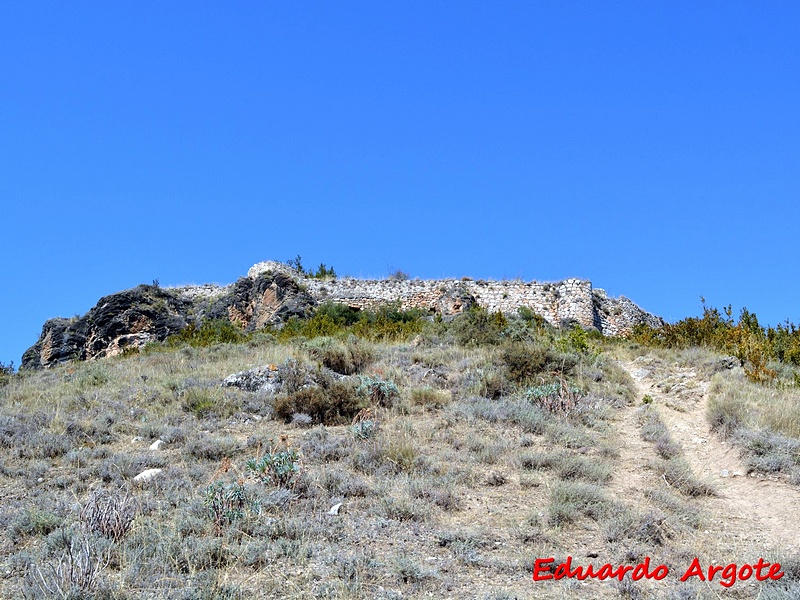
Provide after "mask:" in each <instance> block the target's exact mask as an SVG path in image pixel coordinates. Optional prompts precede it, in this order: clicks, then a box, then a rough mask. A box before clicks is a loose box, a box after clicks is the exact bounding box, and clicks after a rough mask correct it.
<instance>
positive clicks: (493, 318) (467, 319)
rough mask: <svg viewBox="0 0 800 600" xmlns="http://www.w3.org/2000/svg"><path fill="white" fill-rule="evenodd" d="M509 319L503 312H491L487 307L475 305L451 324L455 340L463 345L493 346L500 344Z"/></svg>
mask: <svg viewBox="0 0 800 600" xmlns="http://www.w3.org/2000/svg"><path fill="white" fill-rule="evenodd" d="M507 327H508V320H507V319H506V318H505V316H504V315H503V313H500V312H496V313H491V314H490V313H489V311H487V310H486V309H485V308H482V307H480V306H473V307H472V308H470V309H469V310H468V311H466V312H463V313H461V314H460V315H458V316H457V317H456V318H455V319H453V322H452V323H451V324H450V330H451V331H452V332H453V335H454V337H455V340H456V342H457V343H458V344H460V345H462V346H492V345H497V344H500V343H501V342H502V341H503V339H504V337H503V332H504V331H505V330H506V328H507Z"/></svg>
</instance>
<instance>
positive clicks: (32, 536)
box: [0, 332, 800, 599]
mask: <svg viewBox="0 0 800 600" xmlns="http://www.w3.org/2000/svg"><path fill="white" fill-rule="evenodd" d="M552 338H555V339H552ZM318 342H319V341H317V342H315V343H308V342H303V341H299V340H293V341H287V342H283V343H278V342H276V341H275V340H274V339H272V338H269V337H262V338H260V339H257V340H252V341H250V342H245V343H242V344H235V345H234V344H225V345H217V346H211V347H208V348H192V347H182V348H172V349H170V348H165V349H163V351H158V352H153V353H149V354H142V355H136V356H132V357H128V358H118V359H111V360H104V361H98V362H94V363H82V364H72V365H65V366H60V367H58V368H55V369H52V370H48V371H44V372H38V373H28V374H23V375H21V376H15V377H12V378H11V380H10V382H9V383H8V384H7V385H5V386H3V387H2V388H0V442H1V443H2V454H0V493H2V497H3V503H2V505H3V510H2V519H3V521H4V524H5V526H6V527H5V528H4V529H5V530H6V533H5V534H4V535H3V536H2V537H1V538H0V540H1V541H0V556H2V560H3V563H4V568H3V569H2V572H3V573H5V575H4V577H3V578H2V579H0V596H2V597H20V596H21V595H22V594H27V595H28V597H63V596H64V593H65V592H66V591H67V590H68V589H72V590H73V592H75V593H76V594H77V595H76V596H75V597H105V598H139V597H154V598H249V597H264V598H269V597H286V598H323V597H324V598H413V597H441V598H445V597H449V598H498V599H499V598H528V597H550V598H561V597H563V598H570V597H576V595H579V596H580V597H582V598H592V597H597V598H616V597H631V598H637V597H672V598H695V597H697V598H706V597H708V598H713V597H717V594H722V593H723V592H725V596H726V597H741V598H746V597H752V596H753V593H754V588H753V587H752V586H750V587H748V586H747V585H744V584H741V585H740V584H737V586H734V588H731V590H727V591H726V590H723V588H721V587H720V586H718V585H716V584H715V585H714V586H713V588H712V587H710V586H706V585H703V584H698V583H680V582H679V581H678V580H677V576H670V577H669V578H668V579H667V580H664V581H663V582H659V583H653V582H649V583H637V584H633V583H631V582H629V581H626V582H624V583H622V584H620V583H618V582H608V581H606V582H597V581H589V582H586V583H580V582H578V581H576V580H563V581H560V582H546V583H536V584H534V583H533V582H532V581H531V571H532V566H533V560H534V559H535V558H537V557H550V556H553V557H556V558H557V559H558V560H561V559H563V558H565V557H566V556H568V555H573V556H574V557H575V561H576V563H578V564H586V563H587V562H593V563H595V564H602V563H604V562H610V563H613V564H620V563H622V564H635V563H636V562H637V561H639V560H642V559H643V558H644V557H646V556H649V557H651V562H652V563H653V564H662V563H664V564H669V565H671V566H673V567H674V572H676V573H677V572H678V571H681V570H682V569H681V568H680V567H681V566H683V567H685V565H686V564H688V563H687V559H689V557H692V556H696V555H697V553H698V550H697V549H698V544H700V543H701V540H702V544H710V543H712V542H709V541H708V540H709V538H713V535H714V533H715V532H713V531H712V532H711V535H709V531H708V528H709V527H711V526H714V525H713V523H714V521H713V519H711V518H710V515H709V514H708V512H707V507H708V506H709V505H708V502H709V497H708V495H709V494H713V493H714V491H713V486H709V482H708V481H704V480H702V479H699V478H697V477H696V476H695V475H694V474H693V473H692V471H691V467H690V466H689V465H688V463H687V462H686V461H685V460H684V459H683V456H682V451H681V448H680V445H679V444H675V442H674V440H672V439H671V438H670V433H669V430H668V429H667V428H665V427H664V425H663V422H661V421H660V417H659V410H666V408H664V407H663V406H658V407H656V406H653V405H651V406H650V407H649V408H647V409H645V411H643V412H642V413H641V414H638V413H637V416H636V420H635V421H634V420H632V419H628V420H627V421H626V419H627V417H626V416H625V415H628V414H633V413H632V411H634V410H635V406H636V405H638V404H640V402H641V398H639V397H637V396H636V387H635V384H634V382H633V380H632V379H631V378H630V376H629V375H628V373H627V372H626V371H625V370H624V369H623V368H622V367H621V366H620V363H619V362H618V359H619V360H631V359H632V358H633V357H635V356H638V355H646V358H647V357H649V358H648V359H651V360H652V361H656V362H657V363H658V365H660V367H659V368H661V369H662V371H663V372H664V373H665V378H664V381H668V380H669V369H670V368H671V367H672V366H674V365H678V366H680V365H683V366H686V365H687V364H692V363H697V364H698V370H703V369H706V370H705V371H703V373H701V375H702V377H704V378H710V377H711V371H713V370H715V369H714V368H713V364H714V361H715V360H716V358H715V357H713V356H710V355H707V354H704V353H694V354H691V353H689V354H688V355H687V353H682V354H681V353H677V352H668V351H663V350H662V351H657V352H653V353H648V352H647V351H645V350H643V349H641V348H638V347H633V346H626V345H624V344H621V343H618V342H617V343H612V342H607V341H595V342H593V343H592V344H591V345H590V346H589V347H586V346H585V344H584V342H585V340H577V342H576V341H575V340H570V339H569V338H568V337H563V336H561V335H560V334H555V333H551V334H550V337H549V338H547V337H542V338H540V339H536V340H534V341H532V342H528V345H527V346H523V347H522V348H523V350H525V351H526V352H528V353H529V354H534V353H535V352H537V351H538V350H537V349H541V348H542V347H543V346H546V347H547V348H549V349H550V350H551V351H553V353H554V355H556V356H565V357H567V358H569V360H571V361H572V362H574V363H575V366H574V367H573V368H572V369H571V371H570V373H569V376H568V377H567V376H566V375H565V376H564V377H565V381H566V380H567V379H568V381H569V383H568V384H565V387H564V388H562V390H561V391H560V392H556V394H555V395H554V396H547V395H546V392H547V390H544V388H542V387H541V386H542V385H543V384H549V383H551V382H552V381H556V379H554V378H553V377H552V376H550V375H547V371H548V370H550V371H553V370H558V369H557V366H556V367H554V366H553V365H550V366H546V367H545V368H544V370H543V371H542V372H541V373H540V374H539V375H537V377H528V378H527V379H526V377H525V375H524V373H522V374H521V375H520V373H519V372H518V371H515V370H514V367H515V366H516V367H519V364H520V360H521V359H520V358H519V356H517V357H516V358H515V356H514V355H513V354H509V353H507V352H506V350H505V349H504V348H503V347H496V346H491V345H489V346H460V345H457V344H454V343H453V341H452V339H450V338H449V337H447V336H446V335H442V334H441V332H439V333H438V334H425V333H423V335H420V336H418V337H416V338H414V340H413V341H406V342H393V343H390V342H383V343H373V344H367V345H368V354H369V355H370V356H371V360H370V361H364V362H365V364H363V365H359V366H360V369H361V372H362V374H363V375H368V376H371V377H376V378H381V379H384V380H391V381H393V382H394V383H395V384H396V385H397V387H398V389H399V392H400V394H399V397H398V398H396V399H394V400H393V401H392V402H387V403H385V404H387V405H388V406H376V407H375V409H374V410H375V413H374V417H373V420H379V421H380V425H379V428H378V430H377V432H376V433H375V434H374V435H372V436H371V437H368V438H367V439H360V438H358V437H357V436H354V435H353V431H352V428H351V427H350V426H349V425H344V424H343V425H331V426H327V427H325V426H321V425H316V424H312V426H311V427H304V426H301V425H300V424H299V422H298V424H291V423H288V424H287V423H285V422H284V421H283V420H281V419H276V418H274V413H273V407H274V403H275V399H274V398H272V397H271V396H269V395H265V394H260V393H250V392H243V391H240V390H235V389H231V388H221V387H220V382H221V380H222V379H223V378H224V377H225V376H227V375H229V374H230V373H233V372H236V371H241V370H243V369H246V368H249V367H254V366H259V365H265V364H276V365H281V364H284V363H285V362H286V361H287V359H295V360H297V361H299V362H300V363H301V364H308V365H309V367H310V368H311V369H312V370H313V369H314V368H317V366H318V364H319V363H318V359H319V356H320V352H319V346H320V344H319V343H318ZM338 343H340V344H344V343H346V342H338ZM315 344H316V345H315ZM363 344H366V343H365V342H362V345H363ZM553 344H555V345H557V346H558V347H559V350H560V351H561V353H560V354H559V353H556V352H555V350H554V349H553ZM570 344H571V345H570ZM323 346H324V344H323ZM515 348H516V350H519V348H520V347H519V346H517V347H515ZM524 353H525V352H523V354H524ZM567 358H564V360H565V361H566V360H567ZM698 361H699V362H698ZM709 365H712V366H709ZM523 366H524V365H523ZM523 371H524V369H523ZM515 379H516V380H515ZM737 382H738V383H737ZM741 385H742V384H741V383H740V382H739V379H737V375H736V373H735V372H733V371H721V372H720V373H718V374H717V375H716V380H715V383H714V387H712V391H711V395H712V401H711V402H712V407H713V410H712V411H711V414H712V423H713V424H715V426H717V427H718V429H719V430H720V431H721V432H723V433H725V434H726V435H730V436H738V438H737V439H741V440H743V442H742V443H744V444H747V443H750V444H751V445H752V444H753V442H752V440H753V439H756V437H757V436H758V435H762V437H763V436H766V439H767V441H766V442H764V441H763V440H762V443H761V446H759V448H761V447H763V446H764V445H765V444H766V445H767V446H768V449H769V448H772V446H769V443H770V440H772V441H773V442H774V445H775V446H776V447H777V448H778V449H779V451H780V452H781V453H782V454H780V457H781V458H780V460H782V461H783V462H782V463H781V465H780V466H779V467H780V468H775V469H772V471H773V472H781V471H780V469H783V471H784V472H786V473H788V474H790V475H791V474H793V473H794V472H795V470H796V463H797V462H798V461H800V458H798V456H797V453H796V452H795V453H794V454H792V452H793V450H791V448H790V449H789V450H786V447H787V446H786V443H783V445H781V440H790V442H787V443H796V442H797V437H796V432H792V431H791V430H790V429H788V426H784V425H782V424H785V423H786V422H787V421H786V419H787V418H788V417H785V416H784V417H780V415H777V414H773V412H772V411H770V410H769V407H770V403H769V402H768V401H767V400H768V395H769V394H773V393H775V394H777V393H780V394H784V395H785V396H786V397H788V398H791V399H792V401H796V395H793V393H792V392H791V391H789V392H787V391H785V390H784V391H780V392H774V391H769V390H767V391H764V389H762V388H758V387H747V388H746V389H747V393H748V395H747V396H746V397H745V398H744V402H745V403H746V410H744V409H741V410H740V409H739V408H737V406H738V405H737V402H738V401H739V400H737V398H740V397H738V396H737V395H736V393H735V389H737V386H738V388H740V389H741ZM537 386H539V388H537V389H539V390H540V391H539V392H538V393H530V392H529V393H528V394H527V396H526V394H525V392H526V390H530V389H531V388H532V387H534V388H535V387H537ZM542 390H544V391H542ZM537 394H538V395H537ZM556 397H557V401H555V402H554V401H553V398H556ZM667 397H669V393H667V394H666V395H665V398H667ZM537 405H539V406H537ZM540 406H542V407H544V408H540ZM720 406H722V408H720ZM731 406H733V407H734V408H731ZM714 411H716V412H714ZM720 411H722V413H720ZM737 411H738V412H737ZM720 414H723V415H726V418H728V420H727V421H726V420H725V419H722V418H721V417H720V416H719V415H720ZM731 414H734V417H731V416H730V415H731ZM737 415H738V416H737ZM779 417H780V418H779ZM734 418H735V419H736V420H735V422H734V421H732V419H734ZM789 421H791V419H790V418H789ZM628 422H630V423H631V424H632V427H634V431H640V433H641V434H642V438H641V441H640V442H637V444H641V446H637V448H638V450H637V452H639V453H640V454H642V453H650V454H652V456H649V455H648V457H649V462H648V463H647V464H648V465H649V466H648V468H647V469H645V472H639V473H633V472H632V471H631V465H630V452H631V451H632V450H631V448H632V447H631V446H629V445H627V444H626V441H625V440H624V439H622V437H621V432H623V431H624V429H623V427H624V425H625V423H628ZM719 423H724V424H726V425H725V427H722V425H719ZM730 423H734V424H733V425H732V426H729V425H730ZM764 426H771V427H772V428H773V429H771V430H770V432H769V433H760V434H759V433H756V432H757V431H761V429H760V428H762V427H764ZM637 428H638V429H637ZM770 436H772V437H770ZM775 436H782V437H780V439H778V438H776V437H775ZM156 439H161V440H164V441H165V442H166V444H165V445H164V446H163V448H162V449H160V450H158V451H151V450H148V446H149V445H150V444H151V443H152V442H153V441H154V440H156ZM759 439H760V438H759ZM776 439H777V440H778V441H775V440H776ZM286 447H289V448H296V449H298V450H299V452H300V457H301V465H302V467H301V472H300V473H299V474H298V475H297V476H296V477H295V478H294V479H293V480H292V482H291V485H288V486H285V487H279V486H275V485H274V484H272V483H269V482H266V483H265V482H263V481H259V480H257V479H255V478H254V477H253V476H252V475H251V474H250V473H249V472H248V470H247V468H246V462H247V461H248V460H249V459H252V458H256V457H261V456H263V455H264V454H265V453H267V452H268V451H269V449H271V448H275V449H276V451H277V450H280V449H284V448H286ZM794 448H796V446H794ZM776 452H778V450H776ZM765 455H766V456H771V455H770V454H769V453H768V450H765V451H764V452H763V453H762V454H761V455H755V456H758V457H760V458H759V459H758V460H755V462H753V468H759V466H760V467H761V468H762V469H763V468H764V465H765V464H766V462H768V461H767V459H765V458H763V457H764V456H765ZM759 460H760V462H759ZM775 460H778V459H775ZM769 464H772V463H769ZM154 467H155V468H161V469H163V473H162V474H161V476H159V477H157V478H156V479H154V480H153V481H152V482H151V483H149V484H147V485H141V486H140V485H136V484H135V483H134V482H133V481H132V480H133V477H134V476H135V475H137V474H138V473H139V472H140V471H142V470H144V469H146V468H154ZM635 477H639V478H640V479H635V481H636V482H637V483H636V485H632V484H631V482H632V481H634V478H635ZM795 478H796V476H795ZM639 484H641V485H639ZM214 486H216V487H214ZM239 486H240V487H239ZM215 489H216V490H217V491H216V493H217V496H216V497H214V498H210V496H209V493H212V492H214V490H215ZM209 490H211V491H209ZM237 490H241V491H242V493H243V497H242V496H237V497H233V496H234V494H233V492H235V491H237ZM225 493H228V494H229V496H228V498H227V506H222V507H221V509H220V510H218V511H217V513H216V515H214V513H213V511H210V508H213V505H212V503H211V500H212V499H213V500H215V501H216V502H217V504H216V506H218V507H219V506H220V503H223V504H224V502H223V501H224V500H225V497H224V494H225ZM103 494H107V495H103ZM115 502H116V504H115ZM338 502H342V503H343V505H342V508H341V512H340V514H339V515H337V516H331V515H328V514H327V512H328V510H329V509H330V507H331V506H333V505H334V504H336V503H338ZM226 508H227V509H229V510H228V512H225V509H226ZM126 510H129V512H130V514H131V515H135V518H134V519H133V521H132V524H131V527H130V529H129V530H126V528H125V525H124V518H123V519H122V520H123V524H120V523H119V522H114V521H113V519H112V518H111V517H114V516H117V515H122V516H123V517H124V514H125V511H126ZM115 527H116V529H115ZM114 531H116V532H118V535H117V539H114V536H113V532H114ZM103 532H106V533H107V535H105V536H104V535H103ZM109 532H111V533H109ZM87 541H88V542H89V544H90V546H91V547H92V549H91V550H86V547H85V546H83V545H82V544H84V543H85V542H87ZM761 542H763V547H762V548H760V549H759V551H758V552H759V553H761V555H765V554H764V553H765V552H767V553H769V552H772V553H773V554H771V555H770V556H779V557H780V558H781V560H782V561H783V562H784V563H785V564H789V565H795V564H796V563H797V561H796V559H795V558H794V555H786V554H780V552H781V549H780V548H774V547H771V546H770V544H771V542H772V541H771V540H770V539H763V540H761ZM703 550H704V552H706V553H707V555H708V556H709V557H710V558H715V559H716V560H717V562H720V563H723V564H724V563H726V562H729V561H731V560H736V559H737V558H741V556H739V555H733V554H730V553H724V552H725V551H724V550H723V549H722V548H721V547H715V546H713V545H712V546H707V545H705V546H703ZM740 550H741V549H740ZM715 552H716V554H714V553H715ZM795 552H796V549H795ZM765 556H766V555H765ZM755 558H757V557H756V556H755V555H751V554H748V555H746V556H745V558H744V559H752V560H755ZM744 559H742V560H744ZM67 567H70V568H71V570H69V569H67ZM793 568H794V571H793V572H792V573H790V574H789V577H786V578H785V579H784V580H783V581H782V584H784V585H785V586H791V585H796V584H795V583H793V582H794V581H796V580H797V578H798V577H799V576H800V573H797V572H796V571H797V570H798V569H797V568H796V567H793ZM782 589H783V588H782V587H781V586H779V585H778V584H773V585H772V586H771V587H769V588H765V593H766V594H767V595H766V596H762V597H791V592H787V591H781V590H782ZM794 589H795V590H796V587H795V588H794ZM78 592H80V593H78ZM81 594H82V595H81ZM769 594H772V595H769Z"/></svg>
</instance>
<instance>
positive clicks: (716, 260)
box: [0, 0, 800, 364]
mask: <svg viewBox="0 0 800 600" xmlns="http://www.w3.org/2000/svg"><path fill="white" fill-rule="evenodd" d="M798 24H800V4H798V3H796V2H765V3H755V2H607V1H603V2H579V3H578V2H562V1H557V2H528V1H524V2H523V1H520V2H502V1H501V2H466V1H464V0H459V1H450V2H395V3H389V2H374V1H369V2H347V1H344V2H224V3H223V2H216V3H210V2H181V3H178V2H176V3H169V2H168V3H163V2H141V1H136V2H91V3H88V2H79V1H76V2H5V3H3V4H2V6H0V209H2V212H1V213H0V215H1V216H0V223H2V241H0V250H2V257H3V267H2V294H0V361H3V362H5V363H8V362H9V361H11V360H13V361H15V363H17V364H19V360H20V356H21V354H22V352H23V351H24V350H25V348H27V347H28V346H30V345H31V344H33V343H34V342H35V341H36V339H37V337H38V335H39V333H40V330H41V326H42V324H43V322H44V321H45V320H46V319H47V318H50V317H55V316H71V315H74V314H78V313H80V314H82V313H84V312H85V311H87V310H88V309H89V308H91V307H92V306H93V305H94V304H95V302H96V301H97V300H98V299H99V298H100V297H101V296H103V295H106V294H108V293H111V292H114V291H117V290H121V289H125V288H129V287H133V286H135V285H137V284H139V283H143V282H146V283H150V282H151V281H152V280H153V279H159V280H160V282H161V284H162V285H169V284H182V283H203V282H217V283H228V282H231V281H234V280H235V279H236V278H237V277H239V276H242V275H244V274H245V273H246V271H247V269H248V268H249V267H250V265H252V264H253V263H255V262H258V261H261V260H267V259H277V260H286V259H289V258H292V257H294V256H295V255H297V254H300V255H302V257H303V259H304V262H305V263H306V264H307V265H309V266H310V265H316V264H319V263H320V262H324V263H326V264H328V265H333V266H334V267H335V268H336V270H337V272H339V273H342V274H351V275H355V276H379V277H381V276H385V275H386V274H387V273H388V272H389V270H390V269H402V270H404V271H406V272H408V273H410V274H411V275H412V276H418V277H423V278H428V277H443V276H463V275H470V276H473V277H476V278H504V277H522V278H524V279H537V280H559V279H562V278H565V277H582V278H586V279H591V280H592V282H593V283H594V285H595V286H597V287H603V288H605V289H607V290H608V291H609V293H611V294H612V295H620V294H622V295H625V296H628V297H629V298H631V299H633V300H634V301H635V302H637V303H638V304H640V305H641V306H642V307H643V308H645V309H647V310H650V311H652V312H654V313H657V314H659V315H661V316H664V317H665V318H667V319H670V320H676V319H679V318H682V317H685V316H689V315H696V314H698V313H699V311H700V301H699V297H700V295H701V294H702V295H704V296H705V297H706V299H707V300H708V301H709V302H711V303H713V304H715V305H718V306H721V305H723V304H728V303H732V304H733V305H734V308H736V309H738V308H740V307H741V306H747V307H748V308H749V309H751V310H753V311H755V312H756V313H757V314H758V315H759V317H760V319H761V321H762V322H765V323H772V324H776V323H778V322H780V321H782V320H784V319H785V318H789V319H791V320H793V321H795V322H797V321H800V305H799V304H798V297H800V277H798V253H797V250H796V247H797V246H796V244H797V233H796V231H797V229H796V228H797V225H798V220H799V218H800V208H799V207H798V206H799V205H800V202H799V201H800V193H799V192H800V36H799V35H798V34H797V31H798Z"/></svg>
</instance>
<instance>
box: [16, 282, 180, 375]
mask: <svg viewBox="0 0 800 600" xmlns="http://www.w3.org/2000/svg"><path fill="white" fill-rule="evenodd" d="M190 308H191V303H190V302H187V301H186V300H184V299H182V298H180V297H179V296H178V295H177V294H175V293H174V292H171V291H169V290H165V289H162V288H159V287H155V286H150V285H140V286H139V287H136V288H133V289H132V290H126V291H124V292H118V293H116V294H111V295H110V296H106V297H104V298H101V299H100V301H99V302H98V303H97V305H96V306H95V307H94V308H92V309H91V310H90V311H89V312H88V313H86V314H85V315H83V316H82V317H75V318H72V319H61V318H58V319H50V320H49V321H47V322H46V323H45V324H44V327H43V328H42V334H41V336H40V337H39V341H38V342H36V344H34V345H33V346H31V347H30V348H29V349H28V350H27V351H26V352H25V354H23V356H22V367H23V368H40V367H47V366H50V365H53V364H57V363H61V362H65V361H68V360H87V359H92V358H99V357H102V356H114V355H116V354H120V353H121V352H123V351H124V350H125V348H126V347H128V346H142V345H144V344H146V343H147V342H149V341H151V340H163V339H165V338H166V337H167V336H169V335H171V334H173V333H177V332H179V331H180V330H181V329H183V328H184V327H186V325H187V317H188V315H189V312H190Z"/></svg>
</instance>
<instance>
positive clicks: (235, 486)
mask: <svg viewBox="0 0 800 600" xmlns="http://www.w3.org/2000/svg"><path fill="white" fill-rule="evenodd" d="M203 506H205V507H206V511H207V515H208V518H209V519H211V521H212V523H214V528H215V530H216V533H217V535H221V533H222V530H223V528H224V527H225V526H227V525H231V524H232V523H234V522H235V521H238V520H239V519H242V518H244V516H245V514H246V513H247V511H248V510H249V511H254V512H257V511H258V504H257V502H255V501H253V500H251V499H250V498H249V497H248V494H247V492H246V491H245V488H244V486H243V485H242V484H240V483H221V482H216V483H212V484H211V485H209V486H208V487H207V488H206V489H205V492H204V494H203Z"/></svg>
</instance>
